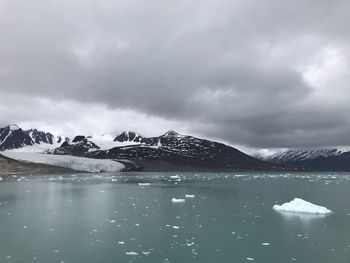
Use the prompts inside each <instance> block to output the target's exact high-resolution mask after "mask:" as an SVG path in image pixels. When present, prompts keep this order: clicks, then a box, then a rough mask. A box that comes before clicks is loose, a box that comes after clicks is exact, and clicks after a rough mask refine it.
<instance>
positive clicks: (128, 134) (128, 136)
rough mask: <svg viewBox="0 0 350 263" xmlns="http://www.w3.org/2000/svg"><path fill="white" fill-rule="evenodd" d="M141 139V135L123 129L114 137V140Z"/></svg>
mask: <svg viewBox="0 0 350 263" xmlns="http://www.w3.org/2000/svg"><path fill="white" fill-rule="evenodd" d="M141 140H142V136H141V135H139V134H138V133H136V132H132V131H125V132H123V133H121V134H120V135H118V136H117V137H116V138H115V139H114V141H115V142H141Z"/></svg>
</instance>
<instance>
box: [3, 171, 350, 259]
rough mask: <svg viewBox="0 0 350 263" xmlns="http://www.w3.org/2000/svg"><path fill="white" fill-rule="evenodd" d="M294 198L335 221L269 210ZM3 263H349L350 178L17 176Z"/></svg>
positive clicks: (7, 206)
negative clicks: (324, 209)
mask: <svg viewBox="0 0 350 263" xmlns="http://www.w3.org/2000/svg"><path fill="white" fill-rule="evenodd" d="M295 197H298V198H302V199H304V200H307V201H309V202H312V203H314V204H317V205H322V206H325V207H327V208H328V209H330V210H332V212H333V213H332V214H330V215H310V214H303V213H290V212H289V213H288V212H279V211H275V210H273V209H272V207H273V206H274V205H275V204H282V203H285V202H289V201H291V200H293V199H294V198H295ZM0 262H25V263H28V262H45V263H47V262H57V263H63V262H64V263H81V262H84V263H90V262H91V263H93V262H94V263H95V262H101V263H104V262H111V263H112V262H145V263H147V262H149V263H155V262H179V263H187V262H199V263H206V262H208V263H211V262H220V263H224V262H264V263H282V262H305V263H311V262H315V263H316V262H317V263H323V262H324V263H330V262H332V263H338V262H339V263H340V262H344V263H348V262H350V174H348V173H295V174H294V173H293V174H280V173H120V174H72V175H55V176H50V175H47V176H25V177H15V176H14V177H11V178H10V179H4V180H2V181H1V182H0Z"/></svg>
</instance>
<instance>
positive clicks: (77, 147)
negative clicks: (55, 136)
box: [48, 135, 100, 156]
mask: <svg viewBox="0 0 350 263" xmlns="http://www.w3.org/2000/svg"><path fill="white" fill-rule="evenodd" d="M98 149H100V147H99V146H98V145H96V144H95V143H93V142H92V141H89V140H88V137H85V136H84V135H77V136H75V137H74V139H73V140H72V142H69V141H68V140H65V141H64V142H63V143H62V145H61V146H60V147H58V148H54V149H51V150H49V151H48V153H51V154H58V155H74V156H84V155H85V154H86V153H87V152H88V151H90V150H98Z"/></svg>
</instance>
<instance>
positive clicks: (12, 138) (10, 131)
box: [0, 125, 34, 151]
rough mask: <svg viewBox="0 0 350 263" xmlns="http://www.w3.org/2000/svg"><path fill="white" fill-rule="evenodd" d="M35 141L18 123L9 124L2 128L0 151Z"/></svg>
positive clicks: (31, 143) (0, 129) (0, 130)
mask: <svg viewBox="0 0 350 263" xmlns="http://www.w3.org/2000/svg"><path fill="white" fill-rule="evenodd" d="M33 144H34V141H33V140H32V138H31V137H30V135H29V134H28V132H26V131H23V130H22V129H21V128H20V127H18V126H17V125H8V126H6V127H4V128H0V151H3V150H8V149H14V148H20V147H23V146H25V145H33Z"/></svg>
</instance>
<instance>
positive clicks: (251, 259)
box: [246, 258, 255, 261]
mask: <svg viewBox="0 0 350 263" xmlns="http://www.w3.org/2000/svg"><path fill="white" fill-rule="evenodd" d="M246 260H248V261H254V260H255V259H254V258H246Z"/></svg>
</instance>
